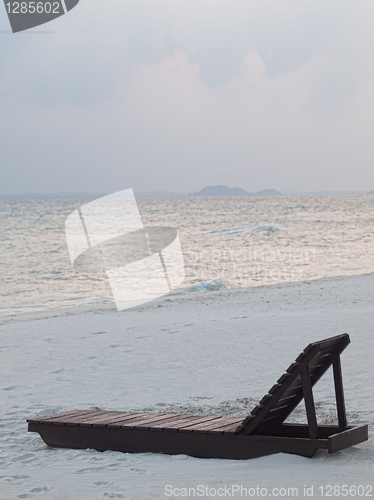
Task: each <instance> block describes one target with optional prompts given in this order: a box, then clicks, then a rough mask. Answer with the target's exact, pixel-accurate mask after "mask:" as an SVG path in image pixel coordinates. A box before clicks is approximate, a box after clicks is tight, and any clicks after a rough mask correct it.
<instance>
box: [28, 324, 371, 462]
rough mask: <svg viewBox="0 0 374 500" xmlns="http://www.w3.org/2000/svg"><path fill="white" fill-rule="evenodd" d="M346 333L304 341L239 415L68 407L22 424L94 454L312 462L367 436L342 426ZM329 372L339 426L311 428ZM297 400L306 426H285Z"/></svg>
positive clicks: (57, 443) (48, 439) (362, 429)
mask: <svg viewBox="0 0 374 500" xmlns="http://www.w3.org/2000/svg"><path fill="white" fill-rule="evenodd" d="M349 342H350V339H349V336H348V334H343V335H338V336H335V337H331V338H329V339H325V340H322V341H319V342H314V343H312V344H309V345H308V346H307V347H306V348H305V349H304V351H303V352H302V353H301V354H300V355H299V356H298V357H297V358H296V360H295V362H294V363H292V364H291V365H290V366H289V367H288V368H287V370H286V372H285V373H284V374H283V375H282V376H281V377H280V378H279V379H278V381H277V382H276V384H275V385H274V386H273V387H272V388H271V389H270V390H269V392H268V394H266V395H265V396H264V397H263V398H262V400H261V401H260V403H259V404H258V405H257V406H256V407H255V408H254V409H253V410H252V412H251V414H250V415H249V416H248V417H246V418H245V419H244V420H243V418H238V417H222V416H213V415H206V416H193V415H176V414H172V413H168V414H164V413H139V412H137V413H135V412H121V411H98V410H74V411H69V412H65V413H60V414H56V415H50V416H46V417H38V418H34V419H30V420H28V426H29V427H28V430H29V431H31V432H38V433H39V434H40V435H41V437H42V439H43V440H44V441H45V443H46V444H47V445H49V446H51V447H57V448H58V447H62V448H77V449H86V448H93V449H96V450H98V451H106V450H113V451H122V452H132V453H145V452H153V453H167V454H171V455H175V454H186V455H190V456H194V457H201V458H231V459H247V458H255V457H260V456H263V455H269V454H272V453H280V452H283V453H293V454H297V455H302V456H305V457H311V456H312V455H313V454H314V453H315V451H316V450H317V449H319V448H323V449H326V450H328V452H329V453H333V452H336V451H339V450H342V449H344V448H347V447H349V446H353V445H355V444H358V443H361V442H363V441H365V440H367V439H368V427H367V425H359V426H356V427H351V426H348V425H347V420H346V412H345V404H344V392H343V382H342V373H341V365H340V354H341V353H342V352H343V350H344V349H345V348H346V347H347V345H348V344H349ZM331 366H332V367H333V375H334V385H335V395H336V404H337V416H338V425H318V423H317V418H316V412H315V406H314V399H313V392H312V388H313V386H314V385H315V384H316V383H317V382H318V380H319V379H320V378H321V377H322V376H323V374H324V373H325V372H326V371H327V370H328V368H330V367H331ZM303 399H304V402H305V407H306V413H307V421H308V423H307V424H288V423H285V420H286V419H287V417H288V416H289V415H290V414H291V413H292V411H293V410H294V409H295V408H296V406H297V405H298V404H299V403H300V402H301V401H302V400H303Z"/></svg>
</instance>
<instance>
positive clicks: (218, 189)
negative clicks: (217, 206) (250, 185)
mask: <svg viewBox="0 0 374 500" xmlns="http://www.w3.org/2000/svg"><path fill="white" fill-rule="evenodd" d="M189 196H282V193H280V192H279V191H276V190H275V189H262V190H261V191H257V192H256V193H249V192H248V191H246V190H245V189H242V188H238V187H236V188H229V187H227V186H223V185H219V186H207V187H205V188H203V189H202V190H201V191H198V192H197V193H193V194H190V195H189Z"/></svg>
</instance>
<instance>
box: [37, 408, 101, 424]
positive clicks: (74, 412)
mask: <svg viewBox="0 0 374 500" xmlns="http://www.w3.org/2000/svg"><path fill="white" fill-rule="evenodd" d="M93 411H96V410H72V411H67V412H64V413H56V414H55V415H47V416H46V417H37V418H34V419H32V420H28V422H29V421H32V422H41V423H44V422H46V423H47V422H51V423H52V422H53V421H54V420H56V419H59V418H68V417H70V416H74V415H77V416H78V415H83V414H86V413H92V412H93Z"/></svg>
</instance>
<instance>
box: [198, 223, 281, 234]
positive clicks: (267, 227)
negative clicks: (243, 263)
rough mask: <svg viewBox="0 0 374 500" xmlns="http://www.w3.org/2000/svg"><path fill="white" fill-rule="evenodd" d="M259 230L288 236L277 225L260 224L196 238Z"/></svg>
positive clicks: (215, 232)
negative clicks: (277, 232)
mask: <svg viewBox="0 0 374 500" xmlns="http://www.w3.org/2000/svg"><path fill="white" fill-rule="evenodd" d="M257 229H260V230H261V229H262V230H264V231H269V232H271V231H274V232H275V231H279V232H281V233H284V234H287V231H285V230H284V229H281V228H280V227H279V226H278V225H277V224H260V225H259V226H248V227H237V228H235V229H229V230H227V231H213V232H211V233H204V234H196V235H195V236H222V235H224V234H238V233H245V232H246V231H255V230H257Z"/></svg>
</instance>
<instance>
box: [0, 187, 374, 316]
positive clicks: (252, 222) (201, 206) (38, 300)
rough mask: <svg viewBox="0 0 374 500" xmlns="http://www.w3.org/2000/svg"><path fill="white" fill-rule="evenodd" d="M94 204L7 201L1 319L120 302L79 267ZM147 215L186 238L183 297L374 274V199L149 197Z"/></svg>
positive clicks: (146, 220)
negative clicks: (78, 242) (88, 207)
mask: <svg viewBox="0 0 374 500" xmlns="http://www.w3.org/2000/svg"><path fill="white" fill-rule="evenodd" d="M87 202H88V200H71V199H69V200H61V199H53V200H0V256H1V259H0V276H1V288H0V298H1V304H0V315H8V314H18V313H22V312H31V311H36V310H43V309H50V308H55V307H59V308H61V307H69V306H75V305H80V304H87V303H101V302H108V301H112V295H111V290H110V288H109V286H108V283H107V281H106V279H105V277H104V276H102V275H98V274H94V273H88V272H86V273H76V272H74V270H73V269H72V267H71V264H70V260H69V255H68V252H67V246H66V239H65V231H64V222H65V219H66V217H67V216H68V215H69V214H70V213H71V212H72V211H73V210H75V209H76V208H78V207H80V206H81V205H83V204H85V203H87ZM138 207H139V211H140V214H141V217H142V220H143V224H144V225H145V226H154V225H165V226H171V227H174V228H176V229H177V230H178V233H179V235H180V239H181V244H182V249H183V254H184V260H185V271H186V279H185V281H184V283H183V284H182V285H181V289H180V290H179V291H178V293H188V292H202V291H206V290H212V289H220V288H223V287H232V288H238V287H251V286H259V285H269V284H275V283H286V282H295V281H304V280H313V279H318V278H324V277H333V276H348V275H358V274H363V273H373V272H374V234H373V220H374V197H373V196H319V197H317V196H313V197H306V196H303V197H299V196H294V197H276V198H259V197H257V198H252V197H248V198H247V197H245V198H168V199H162V198H153V199H151V198H147V199H139V200H138ZM209 233H210V234H209ZM174 293H175V292H174Z"/></svg>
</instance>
